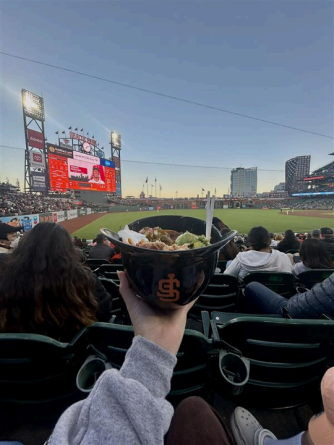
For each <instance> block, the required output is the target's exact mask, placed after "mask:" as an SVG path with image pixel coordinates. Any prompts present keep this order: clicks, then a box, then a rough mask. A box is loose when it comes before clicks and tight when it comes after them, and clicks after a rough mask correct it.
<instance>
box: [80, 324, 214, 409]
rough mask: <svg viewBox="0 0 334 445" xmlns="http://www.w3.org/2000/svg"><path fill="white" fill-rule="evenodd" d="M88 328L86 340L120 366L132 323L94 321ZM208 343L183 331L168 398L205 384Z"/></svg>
mask: <svg viewBox="0 0 334 445" xmlns="http://www.w3.org/2000/svg"><path fill="white" fill-rule="evenodd" d="M88 329H89V342H90V344H92V345H93V346H94V347H95V348H96V349H98V350H99V351H100V352H101V353H103V354H104V355H105V356H106V357H108V359H109V361H110V363H111V365H112V366H113V367H114V368H116V369H120V367H121V366H122V364H123V362H124V359H125V355H126V353H127V351H128V349H129V348H130V346H131V343H132V339H133V337H134V333H133V327H132V326H123V325H116V324H108V323H95V324H94V325H92V326H91V327H89V328H88ZM210 348H211V342H210V341H209V340H208V339H207V338H206V337H205V336H204V335H203V334H201V333H199V332H196V331H192V330H187V329H186V330H185V334H184V337H183V340H182V343H181V346H180V349H179V352H178V355H177V357H178V363H177V365H176V367H175V369H174V374H173V377H172V383H171V391H170V393H169V395H168V398H169V400H170V401H171V402H173V403H174V402H175V403H176V402H177V401H179V400H181V399H182V398H184V397H188V396H190V395H194V394H197V393H200V392H201V391H202V390H203V389H204V387H205V380H206V366H207V353H208V351H209V349H210Z"/></svg>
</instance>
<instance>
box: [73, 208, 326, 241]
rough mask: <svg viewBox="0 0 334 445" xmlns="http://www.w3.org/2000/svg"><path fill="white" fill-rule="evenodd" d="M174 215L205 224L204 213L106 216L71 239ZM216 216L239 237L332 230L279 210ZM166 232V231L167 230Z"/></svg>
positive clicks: (224, 212)
mask: <svg viewBox="0 0 334 445" xmlns="http://www.w3.org/2000/svg"><path fill="white" fill-rule="evenodd" d="M174 213H175V214H176V215H184V216H192V217H194V218H200V219H204V220H205V210H161V211H159V213H157V212H156V211H151V212H149V211H145V212H125V213H108V214H107V215H105V216H102V217H101V218H100V219H98V220H96V221H94V222H92V223H90V224H88V225H87V226H85V227H83V228H82V229H80V230H77V231H76V232H74V233H73V234H72V235H73V236H74V235H76V236H78V237H80V238H87V239H91V238H94V237H95V235H96V234H97V233H99V229H100V227H106V228H108V229H111V230H113V231H116V232H117V231H118V230H119V229H121V228H123V227H124V226H125V224H127V223H130V222H132V221H135V220H137V219H140V218H145V217H147V216H154V215H173V214H174ZM215 216H217V217H218V218H220V219H221V220H222V221H224V223H225V224H227V225H228V226H229V227H230V228H231V229H235V230H238V231H239V232H240V233H248V232H249V230H250V229H251V228H252V227H254V226H258V225H262V226H264V227H266V228H267V229H268V230H269V232H275V233H277V232H284V231H285V230H287V229H291V230H293V231H294V232H310V231H311V230H313V229H315V228H320V227H324V226H333V220H332V219H325V218H317V217H303V216H295V215H293V213H289V215H286V214H284V213H280V211H279V210H262V209H256V210H255V209H224V210H215ZM165 228H166V229H167V228H168V227H165Z"/></svg>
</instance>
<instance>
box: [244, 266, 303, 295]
mask: <svg viewBox="0 0 334 445" xmlns="http://www.w3.org/2000/svg"><path fill="white" fill-rule="evenodd" d="M240 281H241V283H242V284H243V285H247V284H248V283H251V282H253V281H257V282H258V283H261V284H263V285H264V286H266V287H268V288H269V289H271V290H272V291H274V292H276V293H278V294H280V295H283V296H284V297H286V298H288V297H290V296H291V295H294V294H295V285H296V278H295V276H294V275H293V274H292V273H288V272H252V273H249V274H247V275H246V276H244V277H243V278H242V279H241V280H240Z"/></svg>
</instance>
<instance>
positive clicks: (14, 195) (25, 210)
mask: <svg viewBox="0 0 334 445" xmlns="http://www.w3.org/2000/svg"><path fill="white" fill-rule="evenodd" d="M78 207H85V205H84V204H80V205H79V206H78V204H77V203H76V204H75V203H73V199H72V198H70V197H68V196H67V197H64V198H60V197H56V198H54V197H50V196H43V195H36V194H34V195H32V194H29V193H20V192H2V191H0V216H11V215H26V214H34V213H46V212H59V211H63V210H72V209H76V208H78Z"/></svg>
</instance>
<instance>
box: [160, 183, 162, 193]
mask: <svg viewBox="0 0 334 445" xmlns="http://www.w3.org/2000/svg"><path fill="white" fill-rule="evenodd" d="M161 190H162V187H161V184H160V192H161Z"/></svg>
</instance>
